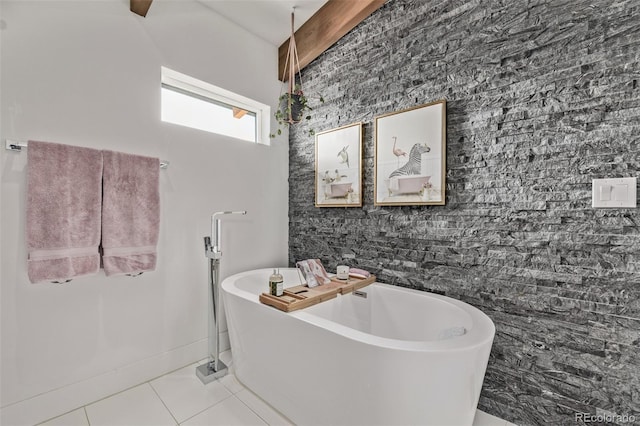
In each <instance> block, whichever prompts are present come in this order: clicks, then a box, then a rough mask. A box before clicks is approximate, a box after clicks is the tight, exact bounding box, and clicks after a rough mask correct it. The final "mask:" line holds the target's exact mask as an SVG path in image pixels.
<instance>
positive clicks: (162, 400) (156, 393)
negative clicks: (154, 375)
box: [147, 379, 180, 425]
mask: <svg viewBox="0 0 640 426" xmlns="http://www.w3.org/2000/svg"><path fill="white" fill-rule="evenodd" d="M154 380H155V379H154ZM147 383H148V384H149V386H151V389H152V390H153V393H154V394H155V395H156V396H157V397H158V399H159V400H160V402H161V403H162V405H163V406H164V408H166V409H167V411H168V412H169V415H170V416H171V418H173V420H174V421H175V422H176V425H179V424H180V422H179V421H178V419H176V416H174V415H173V412H172V411H171V410H170V409H169V406H168V405H167V404H166V403H165V402H164V399H162V397H161V396H160V394H159V393H158V391H157V390H156V388H154V387H153V385H152V384H151V382H147Z"/></svg>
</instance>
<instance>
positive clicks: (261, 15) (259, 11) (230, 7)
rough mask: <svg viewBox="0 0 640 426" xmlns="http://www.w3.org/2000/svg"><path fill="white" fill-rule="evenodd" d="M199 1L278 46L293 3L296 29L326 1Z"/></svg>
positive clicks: (286, 29) (288, 26) (288, 27)
mask: <svg viewBox="0 0 640 426" xmlns="http://www.w3.org/2000/svg"><path fill="white" fill-rule="evenodd" d="M198 1H199V2H200V3H202V4H204V5H205V6H206V7H208V8H210V9H211V10H213V11H215V12H217V13H218V14H220V15H222V16H224V17H225V18H227V19H228V20H230V21H231V22H234V23H236V24H237V25H239V26H241V27H242V28H244V29H246V30H247V31H249V32H251V33H253V34H255V35H257V36H258V37H260V38H262V39H264V40H266V41H268V42H269V43H271V44H273V45H275V46H280V45H281V44H282V43H284V42H285V41H286V40H287V39H288V38H289V35H290V34H291V11H292V10H293V8H294V6H295V29H296V30H297V29H298V28H299V27H300V26H301V25H302V24H303V23H304V22H305V21H307V20H308V19H309V18H310V17H311V16H312V15H313V14H314V13H316V11H317V10H318V9H320V7H322V5H324V4H325V3H326V2H327V0H198Z"/></svg>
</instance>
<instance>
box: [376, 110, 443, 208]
mask: <svg viewBox="0 0 640 426" xmlns="http://www.w3.org/2000/svg"><path fill="white" fill-rule="evenodd" d="M446 110H447V108H446V100H444V99H443V100H438V101H435V102H431V103H427V104H423V105H419V106H415V107H412V108H408V109H404V110H401V111H396V112H392V113H389V114H384V115H380V116H377V117H376V118H375V163H374V164H375V172H374V204H375V205H377V206H407V205H444V204H445V196H446V194H445V188H446V180H445V179H446V152H447V150H446V127H447V126H446Z"/></svg>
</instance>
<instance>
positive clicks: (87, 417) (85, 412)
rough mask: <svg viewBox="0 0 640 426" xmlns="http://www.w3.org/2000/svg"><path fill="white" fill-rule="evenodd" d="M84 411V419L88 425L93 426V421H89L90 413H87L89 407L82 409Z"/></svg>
mask: <svg viewBox="0 0 640 426" xmlns="http://www.w3.org/2000/svg"><path fill="white" fill-rule="evenodd" d="M82 411H83V412H84V418H85V419H87V425H89V426H91V420H89V413H87V406H86V405H85V406H83V407H82Z"/></svg>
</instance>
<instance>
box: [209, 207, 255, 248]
mask: <svg viewBox="0 0 640 426" xmlns="http://www.w3.org/2000/svg"><path fill="white" fill-rule="evenodd" d="M229 214H240V215H245V214H247V211H246V210H239V211H222V212H215V213H214V214H212V215H211V237H212V240H213V249H212V250H213V252H215V253H222V250H221V248H220V238H221V236H222V225H221V223H220V219H218V217H217V216H223V215H229Z"/></svg>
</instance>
